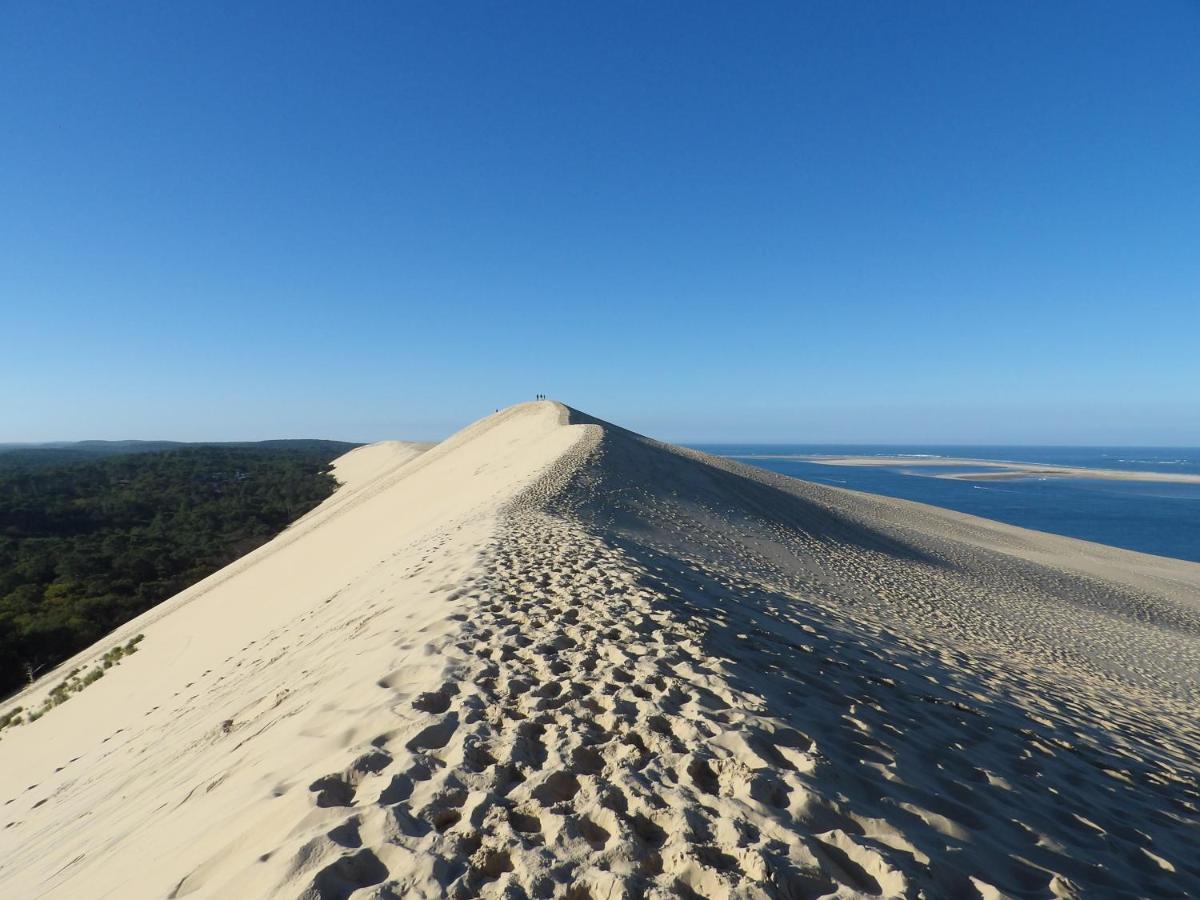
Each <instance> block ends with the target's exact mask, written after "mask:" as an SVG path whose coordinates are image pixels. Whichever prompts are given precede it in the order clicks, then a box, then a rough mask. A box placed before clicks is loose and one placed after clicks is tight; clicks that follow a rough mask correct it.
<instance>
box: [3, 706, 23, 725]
mask: <svg viewBox="0 0 1200 900" xmlns="http://www.w3.org/2000/svg"><path fill="white" fill-rule="evenodd" d="M23 711H24V707H21V706H14V707H13V708H12V709H10V710H9V711H8V712H6V713H5V714H4V715H2V716H0V731H3V730H4V729H5V728H7V727H8V726H9V725H20V724H21V721H22V720H21V713H22V712H23Z"/></svg>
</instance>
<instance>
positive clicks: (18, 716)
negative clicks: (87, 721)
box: [0, 634, 145, 731]
mask: <svg viewBox="0 0 1200 900" xmlns="http://www.w3.org/2000/svg"><path fill="white" fill-rule="evenodd" d="M144 637H145V635H141V634H139V635H135V636H134V637H132V638H130V639H129V640H128V641H126V642H125V643H124V644H118V645H117V646H115V647H113V648H112V649H111V650H109V651H108V652H107V653H105V654H104V656H103V657H101V659H100V662H99V663H97V664H96V665H94V666H92V668H90V669H88V670H87V671H86V672H84V671H83V669H82V668H81V667H79V666H76V667H75V668H74V669H72V670H71V671H70V672H68V673H67V676H66V678H64V679H63V680H62V681H60V682H59V683H58V684H56V685H55V686H54V687H52V688H51V689H50V693H49V694H48V695H47V696H46V699H45V700H43V701H42V705H41V707H40V708H38V709H31V710H28V712H27V713H26V716H27V719H26V718H23V717H22V713H23V712H25V710H24V709H23V708H22V707H20V706H15V707H13V708H12V709H10V710H9V711H8V712H6V713H4V714H3V715H0V731H3V730H4V729H5V728H8V727H9V726H14V725H21V724H24V722H25V721H30V722H36V721H37V720H38V719H40V718H41V717H42V716H44V715H45V714H46V713H48V712H49V711H50V710H52V709H54V707H56V706H59V705H61V704H63V703H66V702H67V701H68V700H70V699H71V698H72V697H73V696H74V695H75V694H78V693H79V692H80V691H82V690H83V689H84V688H85V687H87V686H88V685H89V684H95V683H96V682H97V681H99V680H100V679H101V678H103V677H104V673H105V672H106V671H107V670H109V669H111V668H112V667H113V666H117V665H120V663H121V660H122V659H124V658H125V657H126V656H130V655H132V654H134V653H137V649H138V644H140V643H141V642H142V639H143V638H144ZM80 673H82V674H80Z"/></svg>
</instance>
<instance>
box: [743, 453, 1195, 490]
mask: <svg viewBox="0 0 1200 900" xmlns="http://www.w3.org/2000/svg"><path fill="white" fill-rule="evenodd" d="M734 458H736V459H796V460H803V461H804V462H813V463H820V464H821V465H823V466H887V467H902V468H905V469H910V468H918V469H919V468H922V467H926V466H974V467H976V468H980V469H990V470H992V471H984V472H940V473H935V474H933V475H931V476H929V477H932V478H951V479H956V480H959V481H1004V480H1009V479H1013V478H1096V479H1100V480H1102V481H1153V482H1160V483H1163V484H1200V475H1193V474H1190V473H1187V472H1151V471H1147V470H1144V469H1092V468H1087V467H1085V466H1051V465H1038V464H1036V463H1021V462H1004V461H1002V460H996V459H971V458H968V457H959V456H828V455H811V454H803V455H788V454H781V455H770V454H754V455H748V454H746V455H739V456H737V457H734ZM905 474H914V475H915V474H924V473H922V472H912V473H905Z"/></svg>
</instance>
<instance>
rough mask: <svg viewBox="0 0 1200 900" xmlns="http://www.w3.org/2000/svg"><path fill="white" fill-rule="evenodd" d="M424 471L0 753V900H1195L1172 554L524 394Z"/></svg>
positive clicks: (1185, 646)
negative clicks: (855, 484)
mask: <svg viewBox="0 0 1200 900" xmlns="http://www.w3.org/2000/svg"><path fill="white" fill-rule="evenodd" d="M420 451H421V448H420V447H413V446H411V445H403V444H394V443H392V444H383V445H372V446H369V447H364V448H360V449H358V450H355V451H353V452H352V453H351V454H348V455H347V456H346V457H344V458H343V459H342V460H339V462H338V473H339V476H340V477H341V478H342V479H343V480H344V482H345V484H344V486H343V487H342V488H340V489H339V490H338V491H337V493H336V494H335V495H334V496H333V497H331V498H330V499H329V500H328V501H326V503H325V504H323V505H322V506H321V507H319V508H318V509H316V510H314V511H313V512H312V513H310V514H309V515H308V516H307V517H305V518H304V519H303V520H301V521H300V522H298V523H296V524H295V525H294V526H293V527H292V528H290V529H289V530H288V531H287V532H285V533H284V534H282V535H280V536H279V537H278V538H277V539H276V540H275V541H273V542H271V543H270V544H268V545H266V546H265V547H263V548H260V549H259V550H258V551H256V552H255V553H253V554H251V555H250V556H249V557H247V558H245V559H243V560H241V561H239V562H238V563H235V564H234V565H232V566H230V567H229V568H228V569H226V570H224V571H222V572H220V573H218V574H216V575H214V576H213V577H211V578H209V579H208V580H206V581H205V582H203V583H201V584H200V585H197V586H196V587H194V588H192V589H190V590H189V591H186V592H184V593H183V594H181V595H179V596H178V597H176V598H174V599H172V600H171V601H168V603H166V604H164V605H163V606H162V607H160V608H158V609H156V610H154V611H152V612H150V613H147V614H146V615H145V616H143V617H141V618H140V619H139V620H137V621H134V622H132V623H130V624H129V625H128V626H126V627H125V628H123V629H121V631H120V632H118V633H116V634H114V635H113V636H112V637H111V638H110V639H108V640H105V641H102V642H100V643H99V644H97V645H96V647H95V648H93V650H92V651H90V652H89V653H85V654H81V655H80V657H78V658H77V659H76V660H75V661H73V662H72V663H70V664H69V665H72V666H73V665H79V664H81V663H82V664H87V663H89V662H90V661H91V660H92V659H94V658H96V657H97V656H99V655H101V654H103V652H104V651H105V650H107V649H108V648H109V647H111V646H112V645H113V644H114V643H116V642H118V641H120V640H124V639H127V638H128V637H129V636H132V635H135V634H143V635H144V640H143V641H142V643H141V644H140V645H139V647H140V650H139V652H137V653H136V654H134V655H133V656H130V657H127V658H126V659H125V660H123V661H122V663H121V664H120V665H119V666H117V667H115V668H113V669H111V670H110V671H109V673H108V674H107V675H106V676H105V677H104V678H102V679H101V680H100V681H98V682H96V683H95V684H93V685H91V686H90V687H88V688H86V689H85V690H84V691H83V692H81V693H80V694H78V695H76V696H75V697H74V698H73V699H71V700H70V701H68V702H67V703H65V704H63V705H62V706H59V707H57V708H55V709H53V710H51V711H50V712H49V713H47V714H46V715H45V716H44V717H43V718H41V719H39V720H38V721H37V722H34V723H32V724H25V725H20V726H17V727H15V728H10V729H8V730H6V731H4V732H2V733H0V734H2V737H0V896H3V897H21V898H25V897H61V898H90V897H122V898H126V897H132V898H140V897H147V898H149V897H154V898H163V897H219V898H253V897H302V898H322V900H333V898H338V900H344V898H351V897H352V898H355V900H361V898H397V897H404V898H408V897H443V896H449V897H475V896H484V897H510V898H517V897H570V898H575V900H582V898H595V900H599V898H618V897H697V896H699V897H707V898H726V897H739V898H743V897H744V898H752V897H859V896H920V895H924V896H928V897H1000V896H1013V897H1045V896H1064V897H1066V896H1085V895H1086V896H1100V895H1103V896H1130V897H1133V896H1156V897H1157V896H1184V895H1186V894H1188V893H1195V892H1200V855H1198V854H1197V853H1196V852H1195V848H1196V846H1197V845H1198V844H1200V791H1198V789H1197V775H1198V774H1200V763H1198V762H1197V760H1198V759H1200V728H1198V725H1197V722H1196V717H1195V713H1194V711H1195V708H1196V706H1195V705H1196V702H1197V700H1198V699H1200V641H1198V640H1197V635H1198V634H1200V565H1196V564H1192V563H1185V562H1179V561H1174V560H1168V559H1164V558H1159V557H1153V556H1147V555H1143V554H1137V553H1132V552H1128V551H1122V550H1116V549H1111V548H1106V547H1101V546H1098V545H1095V544H1089V543H1085V542H1082V541H1076V540H1072V539H1068V538H1061V537H1055V536H1050V535H1044V534H1039V533H1036V532H1031V531H1026V530H1023V529H1019V528H1014V527H1010V526H1005V525H1000V524H996V523H992V522H988V521H985V520H981V519H977V518H973V517H970V516H966V515H961V514H957V513H953V512H948V511H943V510H938V509H935V508H932V507H927V506H923V505H920V504H914V503H908V502H904V501H899V500H891V499H885V498H880V497H873V496H870V495H866V494H858V493H854V492H850V491H844V490H839V489H836V488H830V487H824V486H819V485H814V484H810V483H805V482H800V481H795V480H791V479H786V478H783V477H780V476H776V475H773V474H772V473H769V472H764V471H761V470H758V469H753V468H750V467H747V466H743V465H741V464H739V463H736V462H733V461H730V460H723V459H718V458H714V457H710V456H706V455H704V454H701V453H697V452H695V451H689V450H683V449H681V448H677V447H671V446H668V445H664V444H659V443H656V442H654V441H650V440H648V439H645V438H642V437H639V436H637V435H635V434H632V433H630V432H627V431H624V430H622V429H619V428H616V427H613V426H610V425H607V424H605V423H602V422H599V421H596V420H593V419H590V418H589V417H587V416H585V415H583V414H581V413H578V412H575V411H573V410H570V409H568V408H567V407H564V406H561V405H559V404H556V403H552V402H539V403H530V404H523V405H520V406H516V407H513V408H510V409H507V410H504V411H502V412H500V413H497V414H496V415H494V416H490V417H488V418H487V419H484V420H482V421H480V422H478V423H476V424H475V425H473V426H471V427H470V428H468V429H466V430H464V431H463V432H460V433H459V434H457V435H455V436H454V437H453V438H451V439H449V440H447V441H445V442H443V443H442V444H439V445H437V446H436V447H434V448H432V449H429V450H426V451H424V452H420ZM61 671H62V670H61V669H60V673H59V674H58V676H56V675H55V674H51V675H49V676H46V677H45V678H43V679H42V681H41V682H40V683H39V684H38V685H36V686H35V687H34V688H33V689H32V690H31V691H30V692H27V694H26V695H25V696H24V697H22V698H20V702H22V703H24V704H25V705H26V706H29V705H31V704H32V703H35V702H36V701H37V700H38V698H39V697H40V696H44V695H45V693H46V691H47V690H48V689H49V688H50V687H52V686H53V684H54V683H56V681H57V679H58V677H61ZM9 706H11V703H9V704H6V707H9ZM2 712H3V710H2V709H0V713H2Z"/></svg>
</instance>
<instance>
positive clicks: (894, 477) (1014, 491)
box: [694, 444, 1200, 562]
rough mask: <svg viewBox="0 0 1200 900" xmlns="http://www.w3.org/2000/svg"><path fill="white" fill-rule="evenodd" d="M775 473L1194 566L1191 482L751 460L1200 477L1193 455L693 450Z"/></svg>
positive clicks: (1198, 544) (1199, 520)
mask: <svg viewBox="0 0 1200 900" xmlns="http://www.w3.org/2000/svg"><path fill="white" fill-rule="evenodd" d="M694 446H695V447H696V449H698V450H704V451H706V452H708V453H714V454H717V455H720V456H734V457H738V458H740V459H741V461H742V462H746V463H750V464H752V465H756V466H761V467H762V468H764V469H770V470H771V471H772V472H779V473H780V474H783V475H790V476H792V477H795V478H802V479H804V480H806V481H815V482H819V483H821V484H832V485H836V486H838V487H844V488H850V489H852V490H856V491H869V492H871V493H873V494H883V495H885V496H888V497H899V498H901V499H904V500H916V501H918V502H920V503H929V504H931V505H933V506H942V507H945V508H947V509H954V510H958V511H959V512H964V513H970V514H971V515H975V516H983V517H985V518H988V519H996V520H997V521H1000V522H1007V523H1009V524H1011V525H1020V526H1021V527H1023V528H1033V529H1036V530H1038V531H1049V532H1052V533H1054V534H1063V535H1067V536H1069V537H1075V538H1082V539H1083V540H1087V541H1096V542H1098V543H1101V544H1110V545H1112V546H1114V547H1124V548H1126V549H1129V550H1139V551H1141V552H1143V553H1154V554H1157V555H1159V556H1173V557H1176V558H1178V559H1187V560H1192V561H1195V562H1200V484H1162V483H1154V482H1139V481H1110V480H1104V479H1089V478H1047V477H1044V476H1035V477H1028V478H1019V479H1012V480H1004V481H991V482H986V481H977V482H972V481H956V480H951V479H943V478H932V477H929V476H931V475H933V474H935V473H941V472H948V471H955V470H962V471H979V467H978V466H954V465H953V464H949V460H947V462H948V465H946V466H945V467H942V466H929V467H926V466H920V467H911V468H906V467H905V466H903V465H899V464H898V465H895V466H891V465H888V466H878V467H876V466H859V467H851V466H829V465H821V464H819V463H814V462H809V461H806V460H791V459H753V458H745V457H752V456H755V455H763V454H773V455H785V456H791V455H805V454H822V455H846V456H909V457H913V458H924V459H929V458H930V457H935V458H936V457H949V458H954V457H960V458H971V459H988V460H1000V461H1004V462H1024V463H1039V464H1043V465H1060V466H1080V467H1084V468H1093V469H1126V470H1131V471H1151V472H1172V473H1176V474H1184V473H1187V474H1200V448H1196V447H1188V448H1178V447H1165V448H1164V447H1156V448H1146V447H1003V446H1000V447H988V446H953V447H947V446H913V445H894V446H884V445H879V444H872V445H870V446H862V445H851V444H841V445H833V444H697V445H694ZM906 473H910V474H906Z"/></svg>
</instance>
